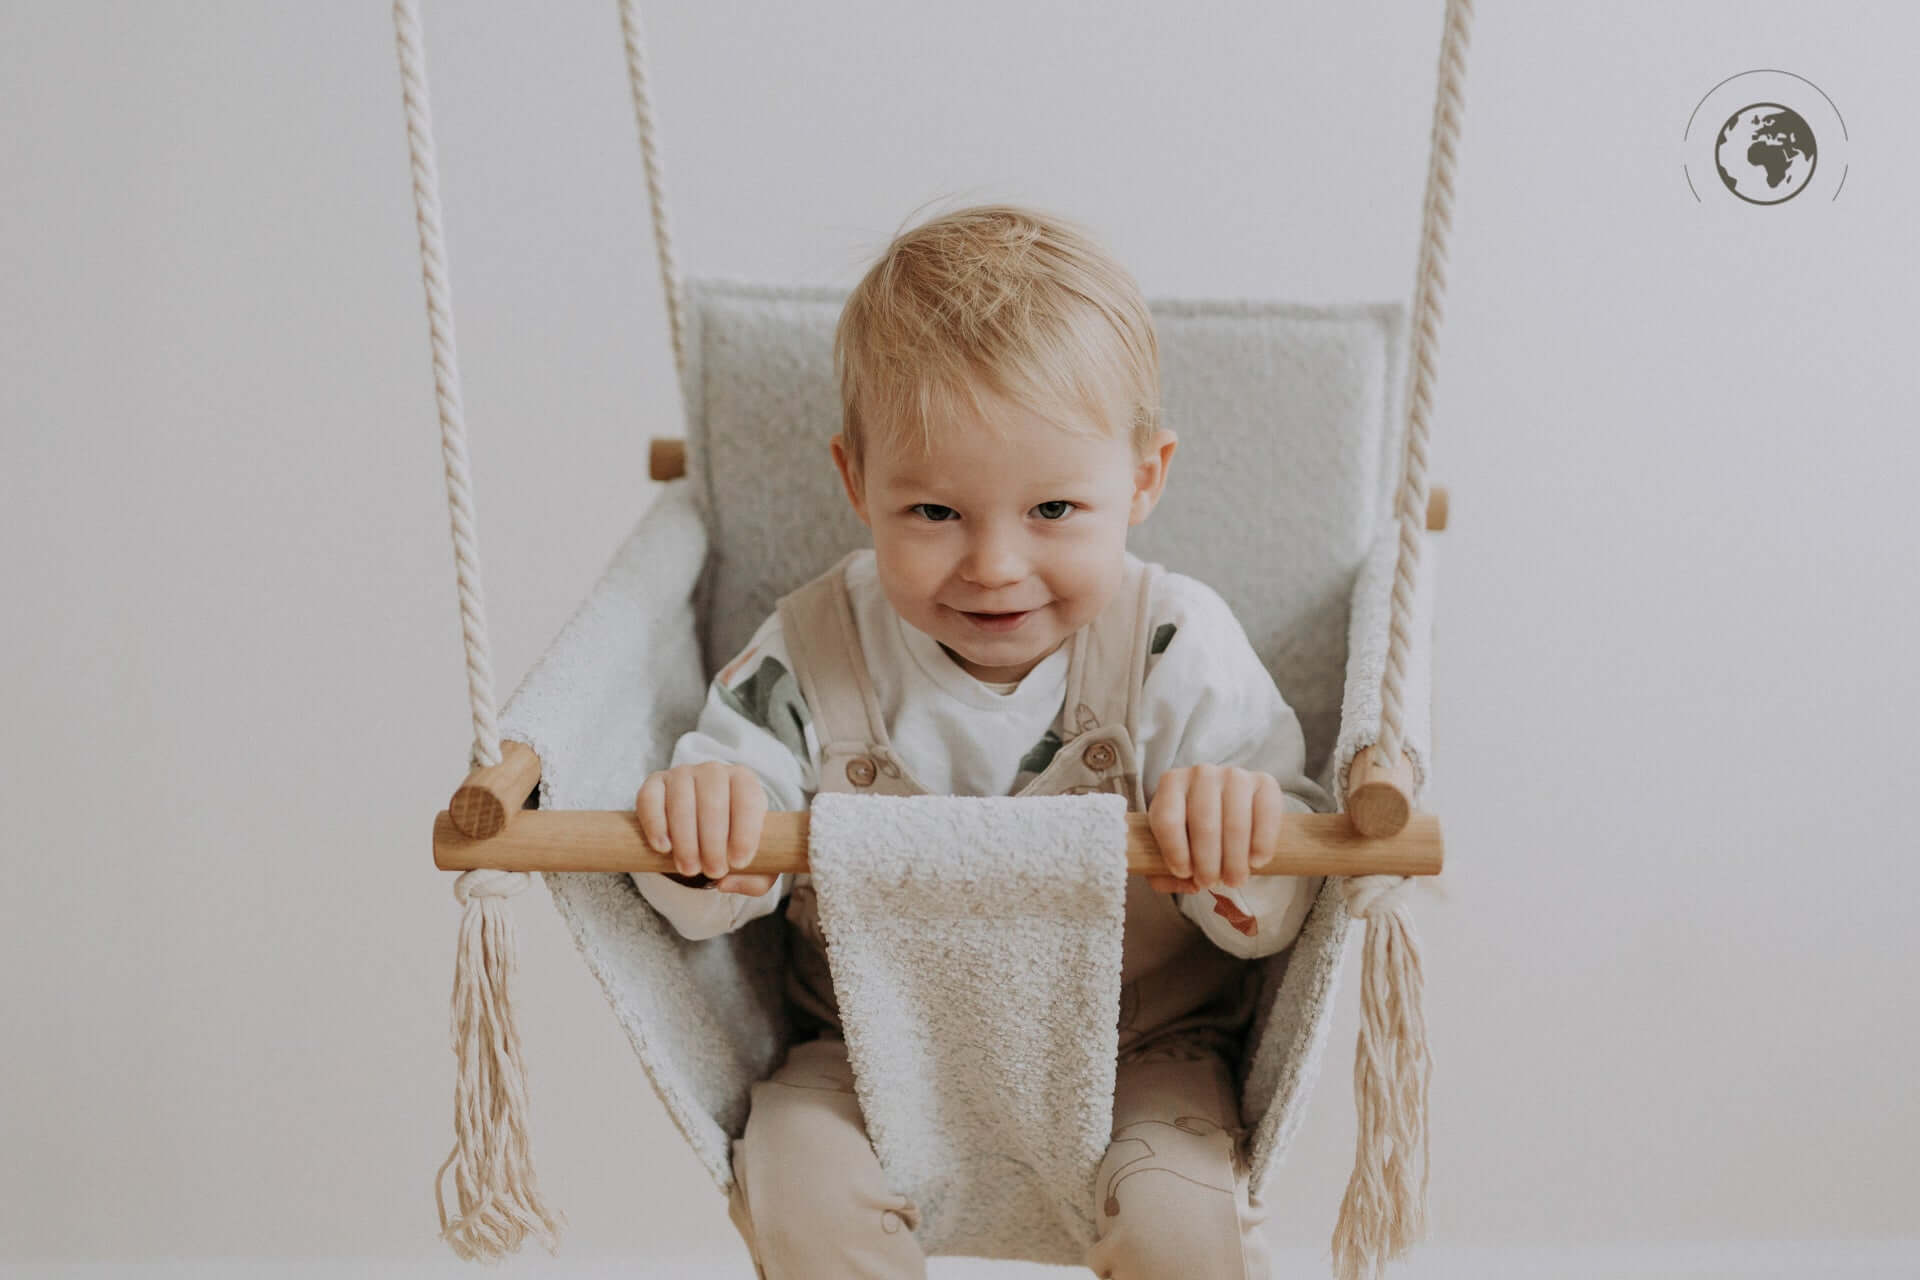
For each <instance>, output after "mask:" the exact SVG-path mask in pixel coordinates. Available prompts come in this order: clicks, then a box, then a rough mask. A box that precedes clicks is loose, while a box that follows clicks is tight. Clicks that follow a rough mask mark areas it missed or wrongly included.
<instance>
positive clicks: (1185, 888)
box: [1147, 875, 1200, 893]
mask: <svg viewBox="0 0 1920 1280" xmlns="http://www.w3.org/2000/svg"><path fill="white" fill-rule="evenodd" d="M1147 883H1148V884H1149V885H1152V886H1153V890H1154V892H1155V893H1198V892H1200V886H1199V885H1197V884H1195V883H1194V882H1193V881H1191V880H1182V879H1181V878H1180V877H1179V876H1152V875H1150V876H1148V877H1147Z"/></svg>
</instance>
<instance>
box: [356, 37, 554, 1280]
mask: <svg viewBox="0 0 1920 1280" xmlns="http://www.w3.org/2000/svg"><path fill="white" fill-rule="evenodd" d="M393 29H394V36H395V39H396V41H397V44H398V47H399V53H400V83H401V93H402V97H403V99H404V101H405V104H406V112H407V146H408V149H409V151H410V152H411V153H412V156H413V206H414V212H415V215H416V218H417V220H418V222H419V224H420V269H421V276H422V278H423V279H424V280H425V282H426V287H427V327H428V329H429V331H430V332H431V334H432V340H433V385H434V391H435V394H436V396H437V398H438V400H439V403H440V444H441V452H442V454H443V455H444V456H445V459H446V469H447V509H448V511H449V512H451V514H452V516H453V559H454V567H455V573H456V576H457V577H458V579H459V589H460V623H461V631H462V634H463V635H464V636H465V639H466V646H467V694H468V697H469V700H470V701H471V702H472V705H473V737H474V741H473V752H472V755H471V757H470V761H469V765H468V767H469V768H478V767H481V766H484V765H495V764H499V763H500V726H499V720H498V716H497V714H496V712H495V710H494V697H493V664H492V662H491V660H490V659H489V657H488V654H487V621H486V609H485V607H484V605H483V604H482V600H481V595H480V544H479V539H478V537H477V536H476V534H475V532H474V512H473V483H472V480H471V477H470V476H469V474H468V466H467V424H466V416H465V414H464V412H463V411H462V409H461V406H460V363H459V361H458V359H457V358H456V357H455V352H454V343H453V304H452V301H451V297H450V291H449V289H448V287H447V254H446V242H445V240H444V238H443V237H442V235H441V231H440V175H439V172H438V170H437V168H436V167H435V165H434V154H433V116H432V113H431V111H430V110H429V105H428V96H427V60H426V53H425V51H424V50H423V48H422V45H421V36H420V15H419V14H418V12H416V10H415V0H395V3H394V6H393ZM527 880H528V877H527V876H526V875H525V874H524V873H522V872H518V871H504V872H503V871H468V872H465V873H463V874H462V875H461V876H460V878H459V879H458V880H456V881H455V882H454V885H453V895H454V898H455V900H456V901H458V902H460V903H461V904H462V906H463V907H464V909H465V914H464V915H463V917H462V918H461V923H460V946H459V950H458V952H457V954H456V957H455V967H454V984H453V1052H454V1057H455V1059H456V1062H457V1064H458V1066H457V1070H456V1075H455V1081H454V1108H453V1122H454V1131H455V1138H456V1140H455V1144H454V1148H453V1151H452V1153H451V1154H449V1155H448V1156H447V1162H446V1164H443V1165H441V1166H440V1173H439V1174H437V1175H436V1176H435V1178H434V1183H433V1196H434V1201H435V1203H436V1204H438V1205H439V1209H440V1235H441V1238H442V1239H444V1240H446V1242H447V1243H448V1244H449V1245H451V1246H452V1247H453V1250H454V1252H455V1253H457V1254H459V1255H460V1256H461V1257H462V1258H466V1259H468V1260H472V1259H476V1258H488V1259H491V1258H499V1257H503V1256H504V1255H506V1254H508V1253H512V1252H514V1251H515V1250H517V1249H518V1248H519V1247H520V1243H521V1241H522V1240H523V1239H525V1237H526V1235H527V1233H528V1232H529V1231H534V1230H537V1231H540V1232H542V1233H544V1235H545V1239H546V1244H547V1248H548V1250H549V1251H551V1250H553V1249H554V1248H555V1247H556V1245H557V1244H558V1240H559V1226H558V1223H557V1222H556V1220H555V1217H554V1215H553V1214H551V1213H549V1212H548V1210H547V1208H546V1206H545V1205H544V1204H543V1203H542V1202H541V1199H540V1188H539V1184H538V1182H537V1181H536V1179H535V1178H534V1174H533V1163H532V1159H531V1157H530V1155H529V1152H528V1140H527V1086H526V1067H525V1064H524V1063H523V1061H522V1059H521V1053H520V1033H519V1031H518V1030H517V1029H516V1028H515V1026H514V1021H513V1001H512V998H511V991H510V985H509V984H510V979H511V978H512V975H513V971H514V969H515V967H516V965H517V964H518V962H519V961H518V949H517V947H516V945H515V942H514V935H513V918H512V916H510V915H509V914H508V913H507V906H506V902H505V901H504V900H505V899H506V898H508V897H511V896H512V895H514V894H517V893H519V892H520V891H521V890H522V889H524V888H526V886H527ZM448 1165H453V1166H455V1167H454V1185H455V1188H456V1190H457V1192H458V1194H459V1202H460V1212H459V1215H458V1216H457V1217H456V1218H455V1219H453V1220H452V1221H451V1222H449V1221H448V1219H447V1210H446V1204H445V1201H444V1200H443V1199H442V1197H441V1192H440V1183H441V1179H442V1178H443V1177H444V1176H445V1174H446V1171H447V1166H448Z"/></svg>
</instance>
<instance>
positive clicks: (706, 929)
mask: <svg viewBox="0 0 1920 1280" xmlns="http://www.w3.org/2000/svg"><path fill="white" fill-rule="evenodd" d="M818 755H819V742H818V738H817V736H816V734H815V732H814V729H813V720H812V717H811V716H810V715H809V714H808V712H807V705H806V702H805V700H804V699H802V698H801V696H800V686H799V682H798V681H797V680H795V679H794V676H793V660H792V659H791V658H790V657H789V656H788V654H787V648H786V644H785V642H784V640H783V639H782V637H781V634H780V617H779V615H778V614H777V613H776V614H772V615H769V616H768V618H767V620H766V621H765V622H763V623H761V624H760V629H759V630H758V631H756V632H755V633H754V636H753V638H752V639H751V640H749V641H748V642H747V646H746V648H744V649H742V650H741V651H740V653H739V654H738V655H737V656H735V657H734V659H733V661H731V662H729V663H728V664H727V665H726V666H724V667H722V668H721V669H720V671H719V672H718V673H716V674H715V676H714V678H713V681H712V683H711V684H709V685H708V687H707V700H706V702H705V704H704V705H703V706H702V707H701V710H700V719H699V722H698V723H697V724H696V725H695V726H694V728H692V729H691V730H689V731H688V732H686V733H684V734H682V735H681V736H680V740H679V741H678V742H676V743H675V744H674V748H673V758H672V760H671V762H670V766H671V767H674V768H678V767H679V766H681V765H688V764H702V763H705V762H707V761H710V760H717V761H721V762H724V763H727V764H743V765H746V766H747V767H748V768H750V769H752V770H753V771H754V772H755V773H756V774H758V775H759V777H760V783H761V786H762V787H763V788H765V790H766V793H767V810H768V812H770V813H772V812H791V811H795V810H803V809H805V808H806V807H807V806H808V804H809V803H810V802H811V800H812V797H813V793H814V791H815V790H817V788H818V783H817V781H816V774H815V769H816V761H817V759H818ZM791 881H792V877H791V876H789V875H782V876H780V878H779V879H778V880H776V881H775V882H774V886H773V887H772V888H771V889H769V890H767V892H766V893H764V894H761V895H759V896H757V897H756V896H754V895H752V894H745V893H722V892H720V891H719V890H717V889H706V888H695V887H694V886H692V885H686V884H682V883H680V882H679V881H677V880H674V879H673V878H672V877H671V876H669V875H667V874H664V873H661V872H639V873H636V874H635V875H634V876H633V882H634V885H635V887H637V888H638V889H639V890H640V895H641V896H642V897H644V898H645V899H646V900H647V901H648V902H650V903H652V904H653V906H654V907H655V908H656V909H657V910H658V911H659V912H660V914H661V915H663V916H665V917H666V918H667V921H668V923H670V924H671V925H673V927H674V928H675V929H676V930H677V931H678V932H679V933H680V934H681V935H682V936H683V937H686V938H691V939H694V940H699V939H702V938H712V937H717V936H718V935H720V934H723V933H731V932H732V931H733V930H735V929H738V928H740V927H741V926H743V925H745V924H747V923H749V922H750V921H753V920H757V919H759V918H760V917H761V916H764V915H770V914H772V913H773V912H774V910H776V909H777V908H778V907H779V905H780V900H781V899H782V898H784V897H785V896H786V893H787V890H788V889H789V888H790V887H791Z"/></svg>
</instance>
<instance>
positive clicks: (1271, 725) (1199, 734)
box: [1140, 573, 1333, 958]
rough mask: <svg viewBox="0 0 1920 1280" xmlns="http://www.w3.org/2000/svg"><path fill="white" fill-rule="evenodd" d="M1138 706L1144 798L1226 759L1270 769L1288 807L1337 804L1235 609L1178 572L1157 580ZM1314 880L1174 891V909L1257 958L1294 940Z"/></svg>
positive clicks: (1303, 809)
mask: <svg viewBox="0 0 1920 1280" xmlns="http://www.w3.org/2000/svg"><path fill="white" fill-rule="evenodd" d="M1161 592H1162V594H1161V598H1160V599H1159V600H1158V601H1156V605H1155V613H1156V621H1155V625H1154V626H1153V628H1152V630H1151V632H1150V636H1151V639H1150V641H1149V644H1148V656H1147V667H1146V676H1145V681H1144V685H1143V688H1142V704H1141V719H1140V725H1141V765H1140V767H1141V783H1142V787H1143V789H1144V791H1145V793H1146V797H1147V800H1148V803H1149V804H1151V803H1152V799H1153V792H1154V790H1155V789H1156V788H1157V786H1158V784H1159V781H1160V778H1161V776H1162V775H1163V774H1165V773H1166V772H1167V771H1168V770H1170V769H1179V768H1185V767H1189V766H1192V765H1200V764H1217V765H1231V766H1235V767H1238V768H1241V769H1251V770H1256V771H1258V772H1262V773H1268V774H1271V775H1273V777H1274V778H1275V780H1277V781H1278V782H1279V784H1280V790H1281V792H1282V793H1283V795H1284V797H1285V801H1286V807H1287V811H1288V812H1289V813H1316V812H1318V813H1325V812H1330V811H1331V810H1332V809H1333V803H1332V801H1331V799H1329V797H1328V796H1327V794H1326V791H1325V790H1324V789H1323V788H1322V787H1321V786H1320V785H1319V784H1318V783H1316V782H1315V781H1313V779H1311V778H1310V777H1308V776H1307V773H1306V737H1305V735H1304V734H1303V733H1302V732H1301V729H1300V720H1299V717H1298V716H1296V715H1295V714H1294V711H1293V708H1292V707H1290V706H1288V705H1287V702H1286V699H1285V698H1284V697H1282V696H1281V693H1280V690H1279V688H1278V687H1277V686H1276V685H1275V684H1274V682H1273V676H1272V675H1271V674H1270V673H1269V672H1268V671H1267V668H1266V665H1265V664H1264V663H1263V662H1261V660H1260V655H1259V654H1257V653H1256V652H1255V651H1254V648H1253V644H1252V642H1251V641H1249V640H1248V639H1247V635H1246V631H1245V630H1244V629H1243V628H1242V627H1241V625H1240V621H1239V619H1238V618H1236V617H1235V616H1234V614H1233V610H1232V609H1231V608H1230V607H1229V606H1228V604H1227V602H1226V601H1225V600H1223V599H1222V598H1221V597H1220V595H1219V593H1218V592H1216V591H1214V590H1213V588H1211V587H1209V586H1207V585H1206V584H1205V583H1202V582H1200V581H1198V580H1197V579H1194V578H1190V577H1187V576H1185V575H1183V574H1174V573H1168V574H1165V575H1163V576H1162V579H1161ZM1319 885H1320V880H1319V878H1318V877H1303V876H1268V875H1255V876H1252V877H1249V879H1248V882H1247V884H1246V885H1245V886H1243V887H1241V888H1239V889H1237V890H1236V889H1229V888H1227V887H1226V886H1224V885H1216V886H1214V887H1213V888H1212V889H1210V890H1207V891H1205V892H1201V893H1183V894H1176V895H1174V897H1175V900H1176V902H1177V903H1178V905H1179V907H1180V911H1181V913H1182V914H1184V915H1185V916H1186V917H1187V918H1188V919H1190V920H1192V921H1193V922H1194V923H1195V924H1197V925H1199V926H1200V928H1201V930H1202V931H1203V932H1205V933H1206V935H1207V936H1208V937H1209V938H1211V939H1212V940H1213V942H1214V944H1215V945H1216V946H1218V947H1220V948H1221V949H1222V950H1225V951H1228V952H1231V953H1232V954H1234V955H1238V956H1244V957H1247V958H1253V957H1256V956H1264V955H1271V954H1273V953H1274V952H1276V951H1280V950H1282V949H1284V948H1285V947H1287V946H1288V945H1289V944H1291V943H1292V941H1293V940H1294V938H1295V937H1297V936H1298V935H1299V932H1300V927H1301V925H1302V924H1303V923H1305V921H1306V916H1307V912H1308V911H1309V910H1310V909H1311V908H1312V906H1313V899H1314V897H1315V896H1316V894H1317V893H1318V891H1319Z"/></svg>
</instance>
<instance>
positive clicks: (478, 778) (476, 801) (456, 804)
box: [447, 741, 540, 840]
mask: <svg viewBox="0 0 1920 1280" xmlns="http://www.w3.org/2000/svg"><path fill="white" fill-rule="evenodd" d="M538 785H540V757H539V756H538V755H536V754H534V750H533V748H532V747H530V746H528V745H527V744H526V743H524V742H511V741H508V742H502V743H501V744H500V763H499V764H495V765H487V766H485V767H483V768H479V769H475V770H474V771H473V772H472V773H470V774H468V775H467V780H466V781H465V782H463V783H461V784H460V788H459V790H457V791H455V792H454V793H453V800H452V801H451V802H450V803H449V804H448V805H447V812H448V813H449V814H450V815H451V816H452V818H453V825H454V826H455V827H457V828H459V830H460V832H461V834H463V835H468V836H472V837H473V838H474V839H475V840H485V839H486V838H487V837H488V836H493V835H498V834H499V833H500V831H501V829H502V828H504V827H505V826H506V825H507V817H508V815H510V814H514V813H518V812H519V811H520V808H521V806H523V805H525V804H526V802H527V797H528V796H530V795H532V794H533V789H534V788H535V787H536V786H538Z"/></svg>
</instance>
